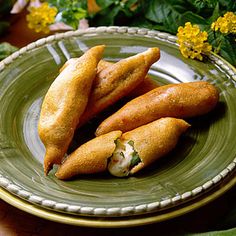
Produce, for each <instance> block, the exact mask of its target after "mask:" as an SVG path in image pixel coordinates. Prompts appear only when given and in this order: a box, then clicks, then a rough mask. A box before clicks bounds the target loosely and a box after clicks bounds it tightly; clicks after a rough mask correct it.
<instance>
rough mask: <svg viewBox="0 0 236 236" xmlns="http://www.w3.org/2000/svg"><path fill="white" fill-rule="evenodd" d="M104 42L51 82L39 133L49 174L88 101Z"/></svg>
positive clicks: (62, 152) (66, 144) (71, 136)
mask: <svg viewBox="0 0 236 236" xmlns="http://www.w3.org/2000/svg"><path fill="white" fill-rule="evenodd" d="M103 50H104V46H103V45H101V46H96V47H93V48H91V49H90V50H88V51H87V52H85V53H84V55H83V56H81V57H80V58H78V59H76V60H75V61H74V62H73V63H70V64H69V65H68V66H67V67H65V68H64V70H62V72H61V73H60V74H59V75H58V77H57V78H56V79H55V80H54V82H53V83H52V84H51V86H50V88H49V90H48V92H47V94H46V96H45V98H44V101H43V104H42V108H41V113H40V119H39V124H38V131H39V136H40V138H41V140H42V142H43V143H44V145H45V147H46V154H45V157H44V171H45V174H47V173H48V172H49V170H50V169H51V168H52V165H53V164H60V163H61V160H62V158H63V157H64V154H65V153H66V151H67V148H68V146H69V144H70V142H71V140H72V138H73V135H74V130H75V128H76V127H77V125H78V123H79V118H80V116H81V114H82V113H83V112H84V109H85V107H86V105H87V101H88V96H89V93H90V90H91V86H92V82H93V79H94V78H95V76H96V68H97V64H98V62H99V60H100V59H101V57H102V53H103Z"/></svg>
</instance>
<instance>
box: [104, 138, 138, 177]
mask: <svg viewBox="0 0 236 236" xmlns="http://www.w3.org/2000/svg"><path fill="white" fill-rule="evenodd" d="M115 144H116V148H115V150H114V152H113V154H112V156H111V158H110V161H109V164H108V171H109V172H110V173H111V174H112V175H114V176H117V177H125V176H128V175H129V174H130V171H131V170H132V168H133V167H135V166H136V165H138V164H139V163H140V162H141V159H140V157H139V154H138V152H137V151H136V150H135V148H134V142H133V141H132V140H121V139H117V140H116V141H115Z"/></svg>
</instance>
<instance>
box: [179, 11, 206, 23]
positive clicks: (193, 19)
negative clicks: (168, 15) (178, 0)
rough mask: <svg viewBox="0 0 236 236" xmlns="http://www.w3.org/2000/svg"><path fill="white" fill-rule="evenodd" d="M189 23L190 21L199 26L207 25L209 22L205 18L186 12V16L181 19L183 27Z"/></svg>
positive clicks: (183, 15)
mask: <svg viewBox="0 0 236 236" xmlns="http://www.w3.org/2000/svg"><path fill="white" fill-rule="evenodd" d="M188 21H190V22H191V23H192V24H197V25H205V24H207V21H206V19H205V18H204V17H202V16H200V15H197V14H195V13H193V12H191V11H186V12H185V13H184V14H182V17H181V22H182V25H183V24H184V23H185V22H188Z"/></svg>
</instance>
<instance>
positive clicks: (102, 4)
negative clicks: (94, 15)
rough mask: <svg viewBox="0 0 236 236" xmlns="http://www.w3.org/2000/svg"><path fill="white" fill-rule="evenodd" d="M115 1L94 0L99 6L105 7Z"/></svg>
mask: <svg viewBox="0 0 236 236" xmlns="http://www.w3.org/2000/svg"><path fill="white" fill-rule="evenodd" d="M115 2H117V1H114V0H96V3H97V4H98V5H99V6H100V7H101V8H107V7H109V6H111V5H112V4H113V3H115Z"/></svg>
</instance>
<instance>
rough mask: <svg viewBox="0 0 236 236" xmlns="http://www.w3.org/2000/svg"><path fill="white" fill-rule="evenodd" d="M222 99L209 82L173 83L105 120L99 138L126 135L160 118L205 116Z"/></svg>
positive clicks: (139, 99)
mask: <svg viewBox="0 0 236 236" xmlns="http://www.w3.org/2000/svg"><path fill="white" fill-rule="evenodd" d="M218 100H219V92H218V90H217V89H216V88H215V87H214V86H213V85H211V84H210V83H208V82H203V81H199V82H190V83H181V84H170V85H165V86H161V87H158V88H156V89H153V90H151V91H150V92H148V93H146V94H144V95H142V96H139V97H137V98H135V99H133V100H131V101H130V102H128V103H127V104H126V105H124V106H123V107H122V108H121V109H120V110H118V111H117V112H115V113H114V114H113V115H111V116H110V117H108V118H107V119H106V120H104V121H103V122H102V123H101V124H100V125H99V127H98V128H97V130H96V135H97V136H99V135H101V134H104V133H107V132H110V131H112V130H121V131H122V132H126V131H129V130H132V129H135V128H136V127H139V126H141V125H144V124H147V123H149V122H152V121H154V120H156V119H159V118H161V117H175V118H187V117H193V116H198V115H203V114H206V113H207V112H209V111H211V110H212V109H213V108H214V107H215V106H216V104H217V102H218Z"/></svg>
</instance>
